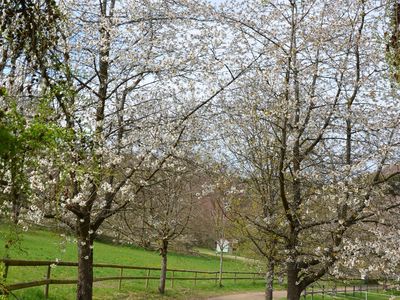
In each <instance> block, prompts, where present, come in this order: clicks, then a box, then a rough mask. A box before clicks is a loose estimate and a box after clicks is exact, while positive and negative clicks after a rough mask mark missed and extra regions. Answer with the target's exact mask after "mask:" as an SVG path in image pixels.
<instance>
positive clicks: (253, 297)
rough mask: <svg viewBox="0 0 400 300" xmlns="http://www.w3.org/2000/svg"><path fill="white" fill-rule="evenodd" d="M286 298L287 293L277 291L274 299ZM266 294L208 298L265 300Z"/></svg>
mask: <svg viewBox="0 0 400 300" xmlns="http://www.w3.org/2000/svg"><path fill="white" fill-rule="evenodd" d="M284 297H286V291H275V292H274V299H280V298H284ZM264 299H265V294H264V293H263V292H252V293H243V294H234V295H225V296H218V297H213V298H208V300H264Z"/></svg>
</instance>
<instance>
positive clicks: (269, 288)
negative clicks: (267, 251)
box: [265, 259, 275, 300]
mask: <svg viewBox="0 0 400 300" xmlns="http://www.w3.org/2000/svg"><path fill="white" fill-rule="evenodd" d="M274 276H275V262H274V260H273V259H270V260H269V261H268V270H267V274H266V276H265V281H266V284H265V300H272V294H273V291H274Z"/></svg>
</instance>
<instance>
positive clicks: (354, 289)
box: [353, 285, 356, 297]
mask: <svg viewBox="0 0 400 300" xmlns="http://www.w3.org/2000/svg"><path fill="white" fill-rule="evenodd" d="M355 294H356V286H355V285H353V297H354V295H355Z"/></svg>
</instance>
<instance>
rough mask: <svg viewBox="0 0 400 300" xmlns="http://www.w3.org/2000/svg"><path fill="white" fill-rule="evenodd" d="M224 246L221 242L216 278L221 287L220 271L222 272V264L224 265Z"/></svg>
mask: <svg viewBox="0 0 400 300" xmlns="http://www.w3.org/2000/svg"><path fill="white" fill-rule="evenodd" d="M223 249H225V246H224V245H223V244H222V245H221V246H220V251H221V252H220V253H219V278H218V286H219V287H222V272H223V266H224V251H223Z"/></svg>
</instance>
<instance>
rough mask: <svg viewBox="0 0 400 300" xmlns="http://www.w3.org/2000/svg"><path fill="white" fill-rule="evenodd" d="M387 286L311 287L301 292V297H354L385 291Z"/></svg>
mask: <svg viewBox="0 0 400 300" xmlns="http://www.w3.org/2000/svg"><path fill="white" fill-rule="evenodd" d="M386 289H387V286H386V285H349V286H346V285H345V286H341V287H336V286H335V287H329V288H325V286H324V285H322V286H319V287H315V286H311V287H309V288H307V289H305V290H304V292H303V297H304V299H306V298H307V296H311V299H312V300H313V299H314V295H317V294H318V295H322V297H325V295H327V296H331V295H337V294H338V293H342V294H345V295H351V296H355V293H359V292H369V291H371V292H375V291H376V292H379V291H382V290H386Z"/></svg>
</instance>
